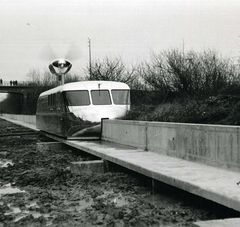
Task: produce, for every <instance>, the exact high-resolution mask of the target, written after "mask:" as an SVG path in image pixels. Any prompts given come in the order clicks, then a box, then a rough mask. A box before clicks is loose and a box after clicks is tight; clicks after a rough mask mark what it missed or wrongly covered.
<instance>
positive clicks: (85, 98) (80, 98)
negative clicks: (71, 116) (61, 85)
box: [64, 90, 90, 106]
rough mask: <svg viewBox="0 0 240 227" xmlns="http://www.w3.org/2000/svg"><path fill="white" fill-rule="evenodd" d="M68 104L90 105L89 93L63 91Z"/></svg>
mask: <svg viewBox="0 0 240 227" xmlns="http://www.w3.org/2000/svg"><path fill="white" fill-rule="evenodd" d="M64 95H65V98H66V101H67V105H68V106H88V105H90V98H89V93H88V91H87V90H83V91H65V92H64Z"/></svg>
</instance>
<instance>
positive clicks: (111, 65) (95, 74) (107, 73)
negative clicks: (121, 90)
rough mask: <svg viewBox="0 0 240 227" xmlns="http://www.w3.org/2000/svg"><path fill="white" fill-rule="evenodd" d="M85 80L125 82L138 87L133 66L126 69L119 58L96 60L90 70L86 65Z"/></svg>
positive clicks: (132, 86) (138, 83)
mask: <svg viewBox="0 0 240 227" xmlns="http://www.w3.org/2000/svg"><path fill="white" fill-rule="evenodd" d="M87 72H91V73H89V74H88V75H86V79H87V80H107V81H119V82H124V83H127V84H128V85H129V86H130V87H131V88H137V87H140V86H141V84H140V82H139V81H138V76H137V73H136V72H137V70H136V68H135V67H131V69H128V68H127V67H126V66H125V64H124V63H123V62H122V60H121V59H120V58H115V59H109V58H108V57H106V58H104V59H103V60H96V61H95V62H93V64H92V67H91V71H90V69H89V67H87Z"/></svg>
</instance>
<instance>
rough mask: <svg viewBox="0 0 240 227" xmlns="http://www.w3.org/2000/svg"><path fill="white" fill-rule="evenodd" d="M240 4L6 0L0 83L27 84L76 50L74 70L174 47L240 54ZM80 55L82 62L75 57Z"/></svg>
mask: <svg viewBox="0 0 240 227" xmlns="http://www.w3.org/2000/svg"><path fill="white" fill-rule="evenodd" d="M239 13H240V1H239V0H126V1H124V0H86V1H85V0H68V1H66V0H65V1H63V0H0V78H3V79H4V80H13V79H14V80H15V79H17V80H25V79H27V78H26V74H27V72H28V71H29V70H31V69H40V70H47V69H48V64H49V62H50V61H51V60H53V58H54V57H65V56H66V55H67V53H68V52H69V49H70V50H71V51H70V52H73V51H72V50H73V49H74V51H75V59H74V58H73V59H71V57H70V60H73V68H72V70H73V71H74V72H79V73H80V72H82V69H83V68H84V67H86V65H87V61H88V37H90V38H91V40H92V55H93V59H101V58H103V57H104V56H110V57H122V59H123V61H125V62H127V63H129V64H134V63H137V62H141V61H143V60H145V59H148V58H149V56H150V54H151V53H152V52H158V51H161V50H166V49H169V48H179V49H182V47H183V42H184V48H185V51H187V50H189V49H193V50H196V51H201V50H205V49H208V48H210V49H214V50H216V51H218V52H219V53H221V54H222V55H226V56H229V57H233V58H235V57H236V56H239V55H240V31H239V24H240V16H239ZM76 53H77V55H78V59H76Z"/></svg>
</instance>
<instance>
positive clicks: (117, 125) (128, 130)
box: [102, 120, 240, 170]
mask: <svg viewBox="0 0 240 227" xmlns="http://www.w3.org/2000/svg"><path fill="white" fill-rule="evenodd" d="M102 138H103V139H104V140H108V141H113V142H116V143H120V144H126V145H130V146H134V147H138V148H141V149H144V150H148V151H153V152H156V153H160V154H165V155H169V156H173V157H178V158H182V159H186V160H191V161H196V162H202V163H205V164H209V165H213V166H219V167H224V168H229V169H232V170H240V127H238V126H221V125H200V124H182V123H168V122H140V121H121V120H105V121H104V123H103V135H102Z"/></svg>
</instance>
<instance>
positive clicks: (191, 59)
mask: <svg viewBox="0 0 240 227" xmlns="http://www.w3.org/2000/svg"><path fill="white" fill-rule="evenodd" d="M142 78H143V79H144V82H145V84H146V85H145V86H146V88H147V89H153V90H160V91H162V95H163V96H168V95H169V94H170V93H175V94H176V95H177V96H183V97H185V96H189V97H207V96H209V95H216V94H219V92H221V90H222V89H224V88H226V87H228V86H230V85H233V84H235V85H236V83H239V73H238V71H237V70H236V67H235V66H234V65H233V64H232V62H231V61H230V60H229V59H226V58H222V57H221V56H219V55H218V54H217V53H216V52H214V51H211V50H208V51H204V52H201V53H197V52H194V51H189V52H188V53H182V52H180V51H178V50H169V51H164V52H161V53H160V54H158V55H156V54H155V55H153V57H152V60H151V61H150V62H147V63H145V64H143V66H142Z"/></svg>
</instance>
